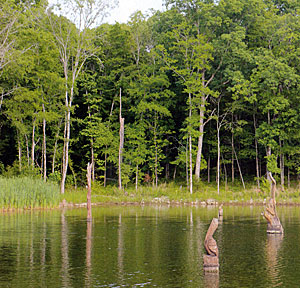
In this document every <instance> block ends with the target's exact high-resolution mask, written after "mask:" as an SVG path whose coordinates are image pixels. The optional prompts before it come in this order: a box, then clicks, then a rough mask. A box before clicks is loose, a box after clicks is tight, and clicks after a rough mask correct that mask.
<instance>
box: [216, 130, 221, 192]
mask: <svg viewBox="0 0 300 288" xmlns="http://www.w3.org/2000/svg"><path fill="white" fill-rule="evenodd" d="M217 138H218V139H217V140H218V156H217V191H218V195H219V194H220V154H221V153H220V128H219V127H217Z"/></svg>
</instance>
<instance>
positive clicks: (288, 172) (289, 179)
mask: <svg viewBox="0 0 300 288" xmlns="http://www.w3.org/2000/svg"><path fill="white" fill-rule="evenodd" d="M288 159H289V164H290V160H291V158H290V155H289V156H288ZM290 177H291V176H290V165H288V171H287V181H288V188H289V189H290V188H291V178H290Z"/></svg>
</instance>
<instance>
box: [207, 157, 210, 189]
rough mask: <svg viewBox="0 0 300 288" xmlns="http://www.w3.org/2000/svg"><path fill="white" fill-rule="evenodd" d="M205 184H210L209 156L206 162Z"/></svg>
mask: <svg viewBox="0 0 300 288" xmlns="http://www.w3.org/2000/svg"><path fill="white" fill-rule="evenodd" d="M207 183H210V155H209V156H208V160H207Z"/></svg>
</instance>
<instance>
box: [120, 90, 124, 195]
mask: <svg viewBox="0 0 300 288" xmlns="http://www.w3.org/2000/svg"><path fill="white" fill-rule="evenodd" d="M123 145H124V118H122V90H121V88H120V145H119V189H120V190H122V168H121V166H122V153H123Z"/></svg>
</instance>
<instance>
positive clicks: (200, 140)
mask: <svg viewBox="0 0 300 288" xmlns="http://www.w3.org/2000/svg"><path fill="white" fill-rule="evenodd" d="M204 110H205V96H202V97H201V105H200V114H199V115H200V119H199V133H200V134H199V138H198V150H197V158H196V163H195V165H196V167H195V176H196V179H197V180H198V179H199V178H200V170H201V156H202V145H203V134H204Z"/></svg>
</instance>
